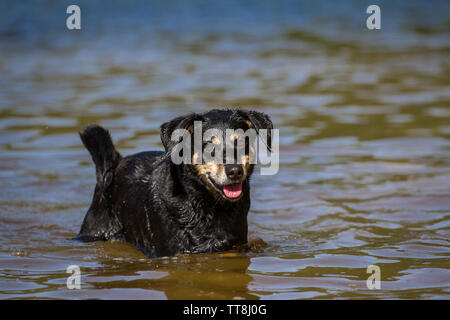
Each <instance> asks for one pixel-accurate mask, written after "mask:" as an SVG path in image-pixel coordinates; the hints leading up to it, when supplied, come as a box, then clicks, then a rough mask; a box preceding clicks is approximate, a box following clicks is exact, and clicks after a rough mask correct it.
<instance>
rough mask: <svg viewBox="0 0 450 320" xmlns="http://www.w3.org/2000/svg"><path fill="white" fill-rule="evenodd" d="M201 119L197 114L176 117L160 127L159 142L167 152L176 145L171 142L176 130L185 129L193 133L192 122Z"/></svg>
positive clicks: (174, 142)
mask: <svg viewBox="0 0 450 320" xmlns="http://www.w3.org/2000/svg"><path fill="white" fill-rule="evenodd" d="M202 120H203V117H202V116H201V115H200V114H198V113H190V114H188V115H185V116H181V117H177V118H175V119H173V120H171V121H169V122H166V123H163V124H162V125H161V141H162V143H163V145H164V149H165V150H166V152H168V151H169V150H170V149H172V147H173V146H175V145H176V144H177V141H172V139H171V138H172V133H173V132H174V131H175V130H176V129H186V130H188V131H190V132H191V134H192V133H193V132H194V121H202Z"/></svg>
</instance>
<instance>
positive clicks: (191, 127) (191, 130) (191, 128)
mask: <svg viewBox="0 0 450 320" xmlns="http://www.w3.org/2000/svg"><path fill="white" fill-rule="evenodd" d="M187 129H188V131H189V132H190V133H192V132H193V131H194V125H193V124H191V125H190V126H189V127H188V128H187Z"/></svg>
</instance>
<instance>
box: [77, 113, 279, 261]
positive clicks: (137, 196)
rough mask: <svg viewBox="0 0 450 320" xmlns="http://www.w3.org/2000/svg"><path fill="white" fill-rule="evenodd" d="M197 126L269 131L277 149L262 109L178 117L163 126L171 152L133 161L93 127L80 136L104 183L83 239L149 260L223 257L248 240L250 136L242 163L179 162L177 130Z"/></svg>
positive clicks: (164, 140)
mask: <svg viewBox="0 0 450 320" xmlns="http://www.w3.org/2000/svg"><path fill="white" fill-rule="evenodd" d="M194 121H201V126H202V130H203V132H204V131H206V130H207V129H209V128H214V129H220V130H222V132H225V129H242V130H244V131H245V130H247V129H250V128H252V129H254V130H256V132H258V130H260V129H268V133H269V135H268V139H267V146H268V147H269V150H270V144H271V135H270V131H271V129H272V128H273V125H272V121H271V120H270V118H269V117H268V116H267V115H265V114H263V113H260V112H255V111H245V110H239V109H237V110H229V109H227V110H217V109H215V110H211V111H209V112H206V113H203V114H196V113H193V114H189V115H186V116H182V117H178V118H175V119H173V120H172V121H170V122H167V123H164V124H163V125H162V126H161V140H162V143H163V145H164V148H165V152H162V151H161V152H160V151H150V152H142V153H138V154H134V155H131V156H127V157H122V156H121V155H120V154H119V152H117V151H116V149H115V148H114V145H113V142H112V140H111V137H110V135H109V133H108V131H107V130H105V129H103V128H102V127H100V126H97V125H89V126H87V127H85V128H84V129H83V131H82V132H80V137H81V140H82V141H83V144H84V145H85V147H86V148H87V149H88V150H89V152H90V154H91V156H92V160H93V161H94V163H95V167H96V175H97V184H96V187H95V193H94V197H93V200H92V204H91V206H90V208H89V210H88V212H87V214H86V216H85V218H84V221H83V224H82V226H81V229H80V232H79V234H78V236H77V237H76V239H79V240H83V241H98V240H100V241H107V240H121V241H127V242H130V243H131V244H133V245H134V246H135V247H137V248H139V249H141V250H142V251H144V252H145V253H147V254H149V255H150V256H170V255H174V254H176V253H200V252H216V251H222V250H228V249H231V248H232V247H233V246H236V245H242V244H245V243H247V214H248V211H249V208H250V187H249V178H250V176H251V174H252V172H253V167H254V165H253V164H251V163H249V161H248V159H249V157H248V155H249V153H250V152H252V151H254V149H253V148H252V147H251V145H250V142H249V141H248V139H246V143H245V145H246V149H245V155H246V156H245V159H244V161H243V162H241V164H217V163H215V162H209V163H203V162H202V163H200V164H195V163H194V162H192V164H184V163H183V164H178V165H177V164H175V163H174V162H173V161H172V159H171V157H170V155H171V151H172V148H173V147H174V145H175V144H176V142H174V141H172V140H171V136H172V133H173V131H174V130H175V129H186V130H188V131H189V132H192V131H193V128H194V126H193V125H194ZM192 136H193V135H192ZM192 140H193V139H192ZM221 141H224V140H221ZM210 143H211V141H210V142H209V144H210ZM214 143H216V141H214ZM209 144H208V143H206V144H205V145H204V148H207V147H208V145H209ZM250 149H251V150H252V151H250ZM192 157H193V158H195V157H198V154H194V155H193V156H192ZM223 163H225V162H223Z"/></svg>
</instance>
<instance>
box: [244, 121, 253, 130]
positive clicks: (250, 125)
mask: <svg viewBox="0 0 450 320" xmlns="http://www.w3.org/2000/svg"><path fill="white" fill-rule="evenodd" d="M245 123H246V124H247V125H248V126H249V128H251V127H253V123H252V122H251V121H250V120H245Z"/></svg>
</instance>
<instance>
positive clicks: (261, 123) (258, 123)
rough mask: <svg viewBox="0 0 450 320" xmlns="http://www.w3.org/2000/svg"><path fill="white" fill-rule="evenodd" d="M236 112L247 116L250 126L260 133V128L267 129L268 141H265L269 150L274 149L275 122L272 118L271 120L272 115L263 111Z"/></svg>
mask: <svg viewBox="0 0 450 320" xmlns="http://www.w3.org/2000/svg"><path fill="white" fill-rule="evenodd" d="M236 112H237V113H238V114H239V115H240V116H242V117H244V118H246V119H247V120H248V121H249V123H248V124H249V127H250V128H254V129H255V130H256V132H257V133H258V135H259V130H260V129H266V130H267V141H264V140H263V141H264V143H265V144H266V146H267V148H268V149H269V151H272V129H273V123H272V120H270V117H269V116H268V115H267V114H265V113H263V112H258V111H252V110H250V111H247V110H236ZM260 138H261V137H260Z"/></svg>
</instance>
